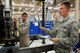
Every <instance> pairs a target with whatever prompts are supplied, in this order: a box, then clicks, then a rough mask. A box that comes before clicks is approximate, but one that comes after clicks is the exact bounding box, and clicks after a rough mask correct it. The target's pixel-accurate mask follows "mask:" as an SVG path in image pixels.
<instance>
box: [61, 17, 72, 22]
mask: <svg viewBox="0 0 80 53" xmlns="http://www.w3.org/2000/svg"><path fill="white" fill-rule="evenodd" d="M69 17H70V16H67V17H65V18H64V19H63V21H62V22H65V21H67V20H68V19H69Z"/></svg>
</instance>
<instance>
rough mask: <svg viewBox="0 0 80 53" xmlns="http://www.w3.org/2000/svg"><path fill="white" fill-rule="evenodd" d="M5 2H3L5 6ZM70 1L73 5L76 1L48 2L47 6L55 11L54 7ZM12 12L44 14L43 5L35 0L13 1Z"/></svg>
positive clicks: (60, 0) (55, 0) (49, 0)
mask: <svg viewBox="0 0 80 53" xmlns="http://www.w3.org/2000/svg"><path fill="white" fill-rule="evenodd" d="M4 1H5V0H2V3H3V4H4ZM65 1H69V2H70V3H72V4H73V6H74V3H75V0H46V1H45V6H48V8H49V10H51V11H53V10H54V9H53V7H55V6H56V5H58V4H59V3H60V2H65ZM12 11H13V15H16V14H17V15H21V14H22V12H27V13H28V14H36V12H37V13H41V12H42V3H41V2H40V1H38V2H37V1H35V0H12Z"/></svg>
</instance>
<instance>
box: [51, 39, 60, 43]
mask: <svg viewBox="0 0 80 53" xmlns="http://www.w3.org/2000/svg"><path fill="white" fill-rule="evenodd" d="M51 40H52V41H53V42H54V43H56V42H58V41H59V39H58V38H51Z"/></svg>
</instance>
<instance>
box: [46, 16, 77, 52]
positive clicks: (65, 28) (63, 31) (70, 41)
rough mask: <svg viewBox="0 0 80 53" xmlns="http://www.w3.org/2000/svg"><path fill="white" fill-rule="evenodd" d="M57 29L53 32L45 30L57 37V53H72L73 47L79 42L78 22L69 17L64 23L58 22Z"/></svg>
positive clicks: (55, 46)
mask: <svg viewBox="0 0 80 53" xmlns="http://www.w3.org/2000/svg"><path fill="white" fill-rule="evenodd" d="M57 24H58V25H57V27H55V28H53V30H51V31H49V30H47V29H46V30H45V32H46V33H47V34H49V35H56V38H59V41H58V42H57V43H55V45H54V48H55V51H56V53H71V47H72V46H73V45H74V44H76V43H77V42H78V25H77V22H76V21H75V20H74V19H73V18H70V16H67V17H66V18H65V19H64V20H63V21H62V22H57Z"/></svg>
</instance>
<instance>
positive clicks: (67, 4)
mask: <svg viewBox="0 0 80 53" xmlns="http://www.w3.org/2000/svg"><path fill="white" fill-rule="evenodd" d="M61 5H65V6H66V7H67V8H68V9H70V3H69V2H64V3H61Z"/></svg>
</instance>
